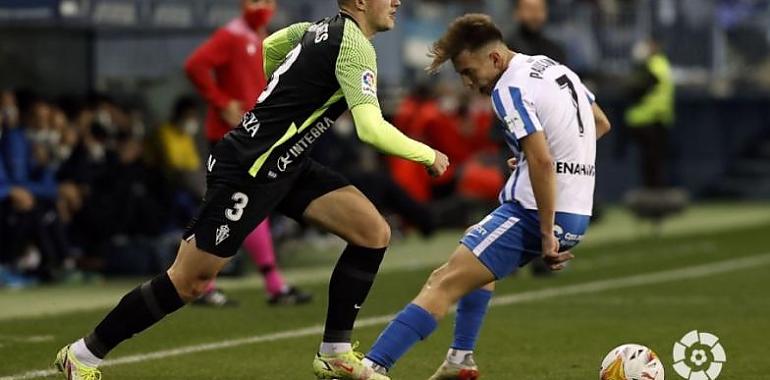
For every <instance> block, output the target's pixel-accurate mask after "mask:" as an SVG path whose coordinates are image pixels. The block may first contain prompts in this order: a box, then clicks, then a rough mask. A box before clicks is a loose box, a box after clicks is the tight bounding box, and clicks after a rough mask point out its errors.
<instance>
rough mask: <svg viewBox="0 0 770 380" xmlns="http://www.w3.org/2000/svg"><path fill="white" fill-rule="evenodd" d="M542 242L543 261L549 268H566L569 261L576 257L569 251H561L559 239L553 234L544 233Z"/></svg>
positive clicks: (555, 269) (558, 269)
mask: <svg viewBox="0 0 770 380" xmlns="http://www.w3.org/2000/svg"><path fill="white" fill-rule="evenodd" d="M542 244H543V261H544V262H545V265H546V266H547V267H548V269H550V270H552V271H554V272H555V271H560V270H562V269H564V268H566V266H567V262H568V261H570V260H572V259H574V258H575V255H573V254H572V253H571V252H569V251H566V252H562V253H559V241H558V240H557V239H556V237H555V236H554V235H553V234H546V235H544V236H543V239H542Z"/></svg>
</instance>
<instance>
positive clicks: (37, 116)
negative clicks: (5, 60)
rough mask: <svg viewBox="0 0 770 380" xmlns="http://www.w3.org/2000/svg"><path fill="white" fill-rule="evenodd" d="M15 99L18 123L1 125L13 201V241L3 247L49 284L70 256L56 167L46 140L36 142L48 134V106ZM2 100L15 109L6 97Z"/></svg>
mask: <svg viewBox="0 0 770 380" xmlns="http://www.w3.org/2000/svg"><path fill="white" fill-rule="evenodd" d="M18 95H19V96H18V99H19V101H18V115H20V118H19V122H18V124H15V125H14V124H13V123H12V122H8V123H4V124H7V125H4V127H3V128H4V131H3V138H2V149H0V152H1V153H2V156H3V158H2V161H3V165H4V170H3V171H4V173H3V176H4V177H6V181H7V183H8V184H9V186H10V190H9V195H10V198H11V204H10V207H9V209H8V210H7V212H8V213H9V214H7V215H6V219H5V220H6V222H7V223H5V231H6V232H5V233H6V234H7V236H13V238H12V239H8V244H3V245H4V248H5V249H6V250H7V251H8V253H7V254H6V255H7V256H9V257H10V258H11V259H12V260H13V259H21V258H23V259H25V262H26V264H25V265H23V266H24V268H23V269H24V270H26V271H28V272H29V273H30V274H32V275H34V276H35V277H36V278H38V279H40V280H42V281H52V280H54V279H55V278H56V275H58V274H59V269H60V268H62V266H63V265H64V263H65V262H70V257H69V255H70V252H69V246H68V244H67V241H66V238H65V234H64V229H63V226H62V224H61V221H60V220H59V217H58V213H57V210H56V199H57V186H56V177H55V168H54V166H53V164H52V160H51V156H50V154H49V151H48V148H49V147H48V146H47V145H46V144H47V141H45V140H44V139H41V138H40V137H39V136H45V135H47V133H48V124H47V122H48V120H49V112H48V111H49V110H50V107H49V105H48V104H47V103H46V102H45V101H44V100H42V99H41V98H38V97H36V96H35V95H34V94H32V93H29V92H22V93H20V94H18ZM3 97H4V102H7V104H13V102H12V101H11V100H10V99H11V96H10V95H7V94H5V95H4V96H3ZM8 109H10V108H8ZM10 113H11V114H13V113H14V112H10ZM70 266H71V265H70Z"/></svg>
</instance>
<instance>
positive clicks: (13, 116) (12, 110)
mask: <svg viewBox="0 0 770 380" xmlns="http://www.w3.org/2000/svg"><path fill="white" fill-rule="evenodd" d="M0 113H2V120H3V122H7V123H8V124H9V125H13V126H15V125H16V123H17V122H18V121H19V110H18V109H17V108H16V107H14V106H5V107H3V109H2V111H0Z"/></svg>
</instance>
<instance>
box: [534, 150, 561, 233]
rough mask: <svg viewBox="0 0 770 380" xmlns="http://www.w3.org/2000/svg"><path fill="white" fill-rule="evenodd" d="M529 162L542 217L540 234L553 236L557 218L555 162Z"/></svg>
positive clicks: (539, 213) (539, 212)
mask: <svg viewBox="0 0 770 380" xmlns="http://www.w3.org/2000/svg"><path fill="white" fill-rule="evenodd" d="M528 162H529V178H530V180H531V181H532V191H533V192H534V193H535V201H536V202H537V213H538V216H539V217H540V232H541V233H542V234H543V235H552V234H553V228H554V227H553V226H554V224H555V218H556V173H554V171H553V161H539V162H537V163H536V162H535V161H528Z"/></svg>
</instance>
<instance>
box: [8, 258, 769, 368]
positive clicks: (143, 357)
mask: <svg viewBox="0 0 770 380" xmlns="http://www.w3.org/2000/svg"><path fill="white" fill-rule="evenodd" d="M767 264H770V253H765V254H761V255H755V256H750V257H744V258H740V259H734V260H722V261H717V262H713V263H709V264H702V265H697V266H693V267H688V268H682V269H673V270H667V271H661V272H654V273H648V274H640V275H636V276H630V277H622V278H617V279H611V280H599V281H591V282H586V283H583V284H576V285H565V286H559V287H553V288H546V289H541V290H532V291H528V292H523V293H516V294H509V295H502V296H495V298H494V299H493V301H492V304H491V306H505V305H513V304H517V303H523V302H528V301H540V300H544V299H548V298H555V297H561V296H567V295H576V294H587V293H598V292H601V291H605V290H612V289H620V288H629V287H635V286H642V285H651V284H660V283H665V282H673V281H681V280H689V279H694V278H701V277H708V276H711V275H715V274H720V273H727V272H732V271H737V270H741V269H748V268H754V267H757V266H761V265H767ZM394 317H395V314H391V315H381V316H376V317H369V318H363V319H361V320H359V321H358V322H357V323H356V327H357V328H363V327H370V326H378V325H384V324H386V323H388V322H390V320H391V319H393V318H394ZM321 333H323V327H322V326H311V327H305V328H301V329H295V330H287V331H282V332H277V333H272V334H266V335H256V336H252V337H248V338H241V339H231V340H225V341H221V342H215V343H207V344H200V345H194V346H187V347H182V348H176V349H173V350H163V351H157V352H152V353H149V354H140V355H131V356H125V357H122V358H117V359H113V360H106V361H105V362H104V363H103V364H102V367H110V366H116V365H122V364H133V363H140V362H144V361H148V360H155V359H164V358H168V357H172V356H179V355H186V354H192V353H197V352H205V351H215V350H221V349H226V348H232V347H238V346H244V345H248V344H255V343H263V342H273V341H278V340H285V339H292V338H300V337H306V336H314V335H320V334H321ZM55 374H56V371H54V370H50V369H49V370H37V371H31V372H25V373H21V374H18V375H12V376H5V377H0V380H28V379H38V378H43V377H48V376H51V375H55Z"/></svg>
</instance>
